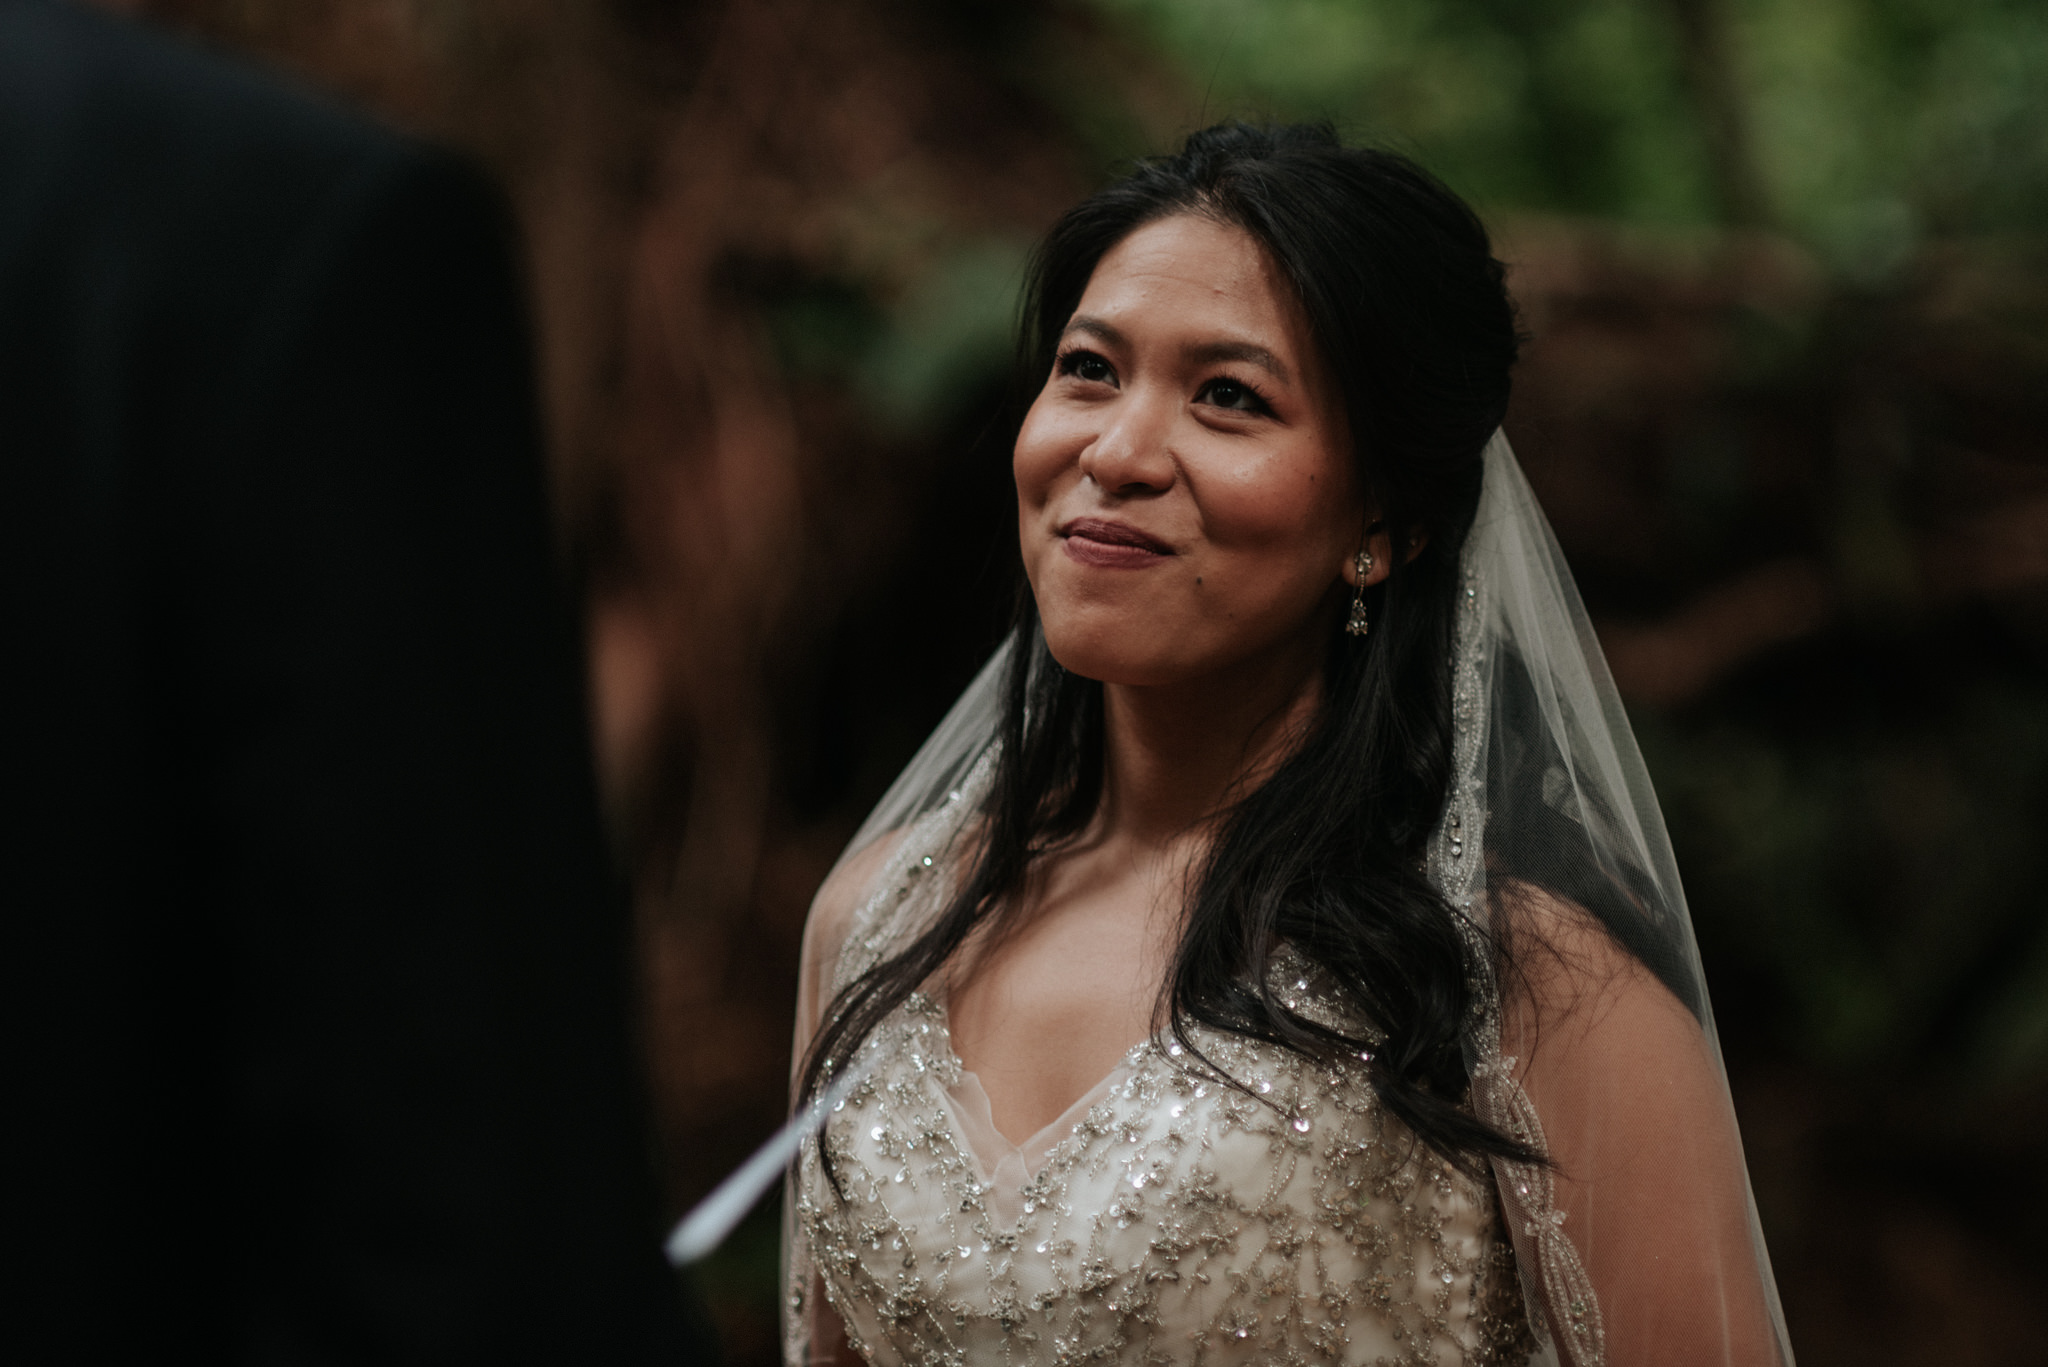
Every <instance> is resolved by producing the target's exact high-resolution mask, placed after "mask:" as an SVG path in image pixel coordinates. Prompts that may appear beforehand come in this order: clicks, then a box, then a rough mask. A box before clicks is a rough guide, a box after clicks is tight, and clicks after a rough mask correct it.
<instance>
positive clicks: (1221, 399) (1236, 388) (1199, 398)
mask: <svg viewBox="0 0 2048 1367" xmlns="http://www.w3.org/2000/svg"><path fill="white" fill-rule="evenodd" d="M1195 401H1196V402H1197V403H1206V404H1213V405H1214V406H1216V407H1217V408H1228V409H1232V410H1234V411H1236V412H1239V413H1268V412H1271V411H1272V410H1271V409H1269V408H1267V407H1266V401H1265V400H1264V399H1262V398H1260V397H1259V391H1258V390H1256V389H1253V388H1252V387H1251V386H1250V385H1248V384H1245V383H1243V382H1242V381H1239V380H1211V381H1209V383H1207V384H1205V385H1203V386H1202V390H1201V392H1200V393H1199V394H1197V395H1195Z"/></svg>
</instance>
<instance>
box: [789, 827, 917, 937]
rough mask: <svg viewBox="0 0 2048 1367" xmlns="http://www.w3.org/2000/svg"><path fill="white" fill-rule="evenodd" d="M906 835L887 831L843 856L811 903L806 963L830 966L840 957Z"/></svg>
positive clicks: (805, 927) (807, 923)
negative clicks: (865, 904) (854, 923)
mask: <svg viewBox="0 0 2048 1367" xmlns="http://www.w3.org/2000/svg"><path fill="white" fill-rule="evenodd" d="M906 834H907V831H906V830H905V829H903V828H900V827H899V828H898V829H896V830H893V831H885V832H883V833H882V834H881V835H879V836H877V837H876V838H875V839H873V840H871V841H869V842H868V843H867V844H866V845H863V846H862V847H861V848H859V849H857V850H853V851H850V852H849V853H847V854H846V855H844V856H842V857H841V858H840V860H839V863H838V864H837V865H835V866H834V867H833V869H832V872H831V874H830V875H829V876H828V877H827V878H826V879H825V881H824V883H822V884H821V885H820V886H819V888H818V895H817V896H815V897H813V898H812V899H811V912H810V917H809V919H808V920H806V921H805V922H804V959H805V962H807V963H812V964H818V963H829V962H831V961H832V960H833V959H836V958H838V957H839V948H840V946H841V945H843V944H845V943H846V937H847V935H848V933H850V932H851V930H852V929H853V921H854V917H855V916H857V915H859V913H860V909H861V907H862V905H863V904H864V903H865V902H866V900H867V899H868V897H869V896H870V895H871V894H872V893H873V891H874V882H875V879H876V878H878V877H880V876H881V873H882V870H883V869H884V868H886V867H887V866H888V863H889V860H890V857H891V856H893V855H894V854H895V853H896V851H897V850H899V849H901V848H902V846H903V839H904V836H905V835H906Z"/></svg>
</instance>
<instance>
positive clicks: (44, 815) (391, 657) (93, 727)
mask: <svg viewBox="0 0 2048 1367" xmlns="http://www.w3.org/2000/svg"><path fill="white" fill-rule="evenodd" d="M518 299H519V295H518V291H517V289H516V288H515V275H514V271H513V268H512V266H511V256H510V253H509V251H508V243H507V233H506V228H505V223H504V217H503V214H502V212H501V209H500V207H499V204H498V201H497V200H496V199H495V198H494V196H493V195H492V194H491V193H490V192H489V191H488V190H487V189H486V188H485V186H484V185H483V184H482V183H481V182H480V180H479V179H478V178H477V177H475V176H474V175H472V174H470V173H469V172H467V171H465V170H463V169H462V168H461V166H460V165H459V164H457V163H456V162H454V161H453V160H452V159H450V158H447V157H445V156H443V155H441V154H437V153H434V152H430V151H427V150H424V149H422V148H421V147H419V146H416V145H414V144H412V143H409V142H407V141H405V140H403V139H401V138H399V137H398V136H396V135H394V134H391V133H388V132H384V131H381V130H378V129H377V128H375V127H373V126H371V125H370V124H368V123H367V122H365V121H363V120H360V119H358V118H356V117H353V116H350V115H347V114H345V113H342V112H340V111H339V110H337V109H334V108H330V107H328V106H326V105H324V104H322V103H319V102H317V101H315V100H314V99H312V98H311V97H308V96H304V95H301V94H297V93H295V92H293V91H291V90H289V89H287V88H286V87H285V86H283V85H282V84H281V83H278V82H275V81H273V80H271V79H269V78H266V77H263V76H259V75H256V74H254V73H250V72H245V71H243V70H241V69H239V68H237V67H234V66H232V65H230V64H228V63H226V62H224V61H220V60H216V59H214V58H211V57H206V56H202V55H200V54H198V53H197V52H195V51H191V50H188V49H186V48H184V47H183V46H181V45H179V44H177V43H174V42H173V41H171V40H169V39H166V38H161V37H157V36H153V35H151V34H149V33H147V32H145V31H143V30H141V29H139V28H137V27H134V26H132V25H130V24H127V23H125V22H122V21H119V20H116V19H113V18H109V17H105V16H101V15H99V14H96V13H92V12H88V11H84V10H79V9H73V8H71V7H69V6H65V5H59V4H51V3H35V2H34V0H0V519H4V524H0V557H4V559H0V566H4V568H0V611H4V614H5V615H4V625H0V631H4V634H0V650H4V652H5V654H4V660H5V663H4V665H0V669H4V671H5V678H6V680H7V684H8V687H7V690H6V692H7V701H6V702H5V704H4V710H0V736H4V742H0V746H4V749H0V784H4V785H5V789H4V790H5V792H6V794H7V797H8V801H7V804H6V805H7V808H8V810H7V812H6V813H5V814H4V815H0V861H4V863H0V1031H4V1038H0V1059H4V1060H5V1074H4V1077H0V1108H4V1114H5V1116H6V1120H5V1122H4V1123H5V1129H6V1131H7V1138H8V1140H9V1143H8V1144H7V1146H6V1147H7V1149H9V1150H12V1151H13V1152H14V1155H15V1156H14V1157H12V1158H10V1159H8V1160H7V1163H8V1166H7V1168H6V1170H5V1174H4V1178H0V1186H4V1191H5V1197H4V1201H5V1205H4V1209H0V1245H4V1246H5V1247H6V1250H7V1259H8V1263H9V1264H10V1266H9V1267H8V1269H7V1270H6V1272H5V1274H4V1276H5V1282H4V1285H0V1303H4V1306H5V1308H4V1310H0V1352H4V1355H5V1356H6V1357H7V1358H8V1359H9V1360H10V1361H13V1362H19V1363H24V1364H28V1363H43V1362H134V1363H138V1364H139V1363H154V1362H157V1361H173V1360H175V1361H193V1362H204V1363H231V1362H248V1363H343V1362H349V1363H354V1362H362V1363H370V1362H376V1363H412V1362H420V1363H426V1362H434V1363H494V1364H497V1363H526V1362H531V1363H542V1362H547V1363H610V1362H650V1361H656V1360H670V1361H672V1360H674V1357H675V1354H676V1353H678V1352H681V1351H682V1349H681V1347H680V1337H681V1336H680V1332H679V1330H678V1329H677V1326H676V1323H675V1318H674V1306H673V1304H672V1300H673V1292H674V1287H673V1284H672V1283H671V1282H670V1281H669V1279H668V1278H667V1276H666V1274H665V1272H664V1270H663V1269H662V1268H661V1267H660V1265H659V1262H658V1252H657V1250H658V1247H659V1229H658V1227H657V1219H656V1211H655V1209H654V1207H653V1204H652V1201H651V1198H650V1195H649V1183H648V1180H647V1152H648V1145H647V1143H646V1139H645V1136H644V1133H643V1131H642V1128H641V1122H640V1119H639V1114H640V1113H639V1110H638V1106H637V1103H636V1099H635V1098H636V1093H637V1088H636V1085H635V1078H636V1076H637V1067H636V1064H635V1062H634V1052H633V1049H632V1047H631V1044H630V1038H631V1029H630V1024H629V1019H628V1016H629V1012H628V1005H627V1002H628V996H629V993H628V990H627V988H628V983H629V977H630V971H629V966H628V937H627V933H626V923H625V918H624V914H623V911H622V907H621V903H620V901H619V900H618V898H617V897H616V896H615V892H614V889H613V887H612V885H611V883H610V880H609V878H608V874H607V871H606V867H605V861H604V851H603V847H602V842H601V837H600V832H599V828H598V823H597V817H596V814H595V804H594V800H593V796H592V791H591V775H590V762H589V755H588V753H587V742H586V738H585V723H584V719H583V708H582V699H581V687H580V683H579V675H578V672H577V668H576V665H575V649H574V647H575V638H574V632H573V628H572V622H571V614H570V613H569V612H568V611H567V609H566V600H565V595H564V594H563V592H562V590H561V589H560V588H559V587H558V585H557V584H556V583H555V580H554V576H553V573H552V569H551V565H550V561H549V555H548V549H547V547H548V533H547V526H546V517H545V512H544V508H543V480H542V468H541V459H540V453H539V441H538V437H537V433H536V427H535V419H534V402H533V394H532V382H531V378H530V374H529V371H530V360H529V355H528V350H527V342H526V335H525V330H524V324H523V320H522V317H521V313H520V308H519V303H518ZM685 1356H687V1354H685Z"/></svg>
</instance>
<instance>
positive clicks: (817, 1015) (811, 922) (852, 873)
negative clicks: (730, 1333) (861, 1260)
mask: <svg viewBox="0 0 2048 1367" xmlns="http://www.w3.org/2000/svg"><path fill="white" fill-rule="evenodd" d="M900 839H901V837H900V835H897V834H891V835H886V836H884V837H882V838H881V839H880V840H877V841H875V842H874V843H873V844H871V845H869V846H868V847H867V848H866V849H864V850H860V851H858V852H857V853H855V854H852V855H849V856H847V857H846V858H844V859H842V860H840V861H839V866H838V867H837V868H835V869H834V870H833V871H832V875H831V876H830V877H829V878H827V879H826V880H825V883H824V886H823V887H821V888H819V889H818V895H817V897H816V898H815V899H814V900H813V901H812V903H811V914H810V917H809V919H808V920H807V921H805V923H804V944H803V959H802V963H801V965H800V967H799V969H798V976H797V1002H796V1035H795V1048H794V1050H793V1052H792V1056H791V1059H790V1088H791V1097H790V1101H791V1105H792V1107H794V1105H795V1104H796V1103H797V1102H798V1101H799V1100H800V1099H801V1098H798V1097H797V1096H796V1095H795V1088H796V1085H797V1080H798V1079H799V1078H800V1077H801V1076H802V1074H803V1065H804V1055H805V1054H806V1053H807V1052H808V1051H809V1049H810V1047H811V1041H812V1040H813V1039H815V1038H816V1037H817V1033H818V1029H819V1027H820V1026H821V1025H822V1024H823V1018H824V1011H825V1007H826V1006H828V1005H829V1004H830V1003H831V1000H832V977H833V971H834V968H835V966H836V965H837V964H838V962H839V953H840V950H841V949H842V948H844V947H845V944H846V937H847V935H848V933H849V932H850V931H851V929H852V926H853V920H854V916H855V914H856V913H857V912H858V911H859V910H860V905H861V902H862V901H863V900H864V899H865V898H866V896H867V894H868V892H869V885H870V884H871V883H872V882H873V881H874V879H875V877H876V875H877V874H879V873H880V872H881V870H882V867H883V865H884V864H886V863H887V862H888V858H889V856H890V855H891V854H892V853H894V851H895V849H896V846H897V844H898V842H899V840H900ZM784 1228H785V1229H786V1230H787V1231H788V1233H787V1235H786V1236H785V1237H787V1238H790V1239H796V1240H800V1239H802V1237H803V1234H802V1231H800V1230H798V1229H797V1228H796V1225H795V1221H794V1220H790V1221H788V1222H786V1223H785V1225H784ZM786 1253H787V1254H788V1255H789V1257H790V1258H791V1260H792V1262H794V1259H795V1256H796V1250H795V1249H793V1248H792V1249H789V1250H786ZM799 1275H801V1276H803V1277H804V1278H805V1279H806V1280H807V1281H808V1285H807V1286H806V1287H805V1294H804V1312H803V1313H804V1317H805V1322H804V1325H803V1329H804V1335H803V1348H802V1355H801V1357H800V1358H799V1359H798V1360H797V1361H795V1362H792V1363H791V1364H790V1367H857V1364H859V1363H860V1362H861V1358H860V1356H859V1354H857V1353H855V1352H854V1351H853V1349H852V1348H851V1347H850V1346H849V1345H848V1344H847V1341H846V1325H845V1323H844V1322H843V1321H842V1320H841V1319H840V1318H839V1313H838V1312H837V1311H835V1310H834V1309H833V1308H832V1305H831V1303H830V1302H829V1301H827V1300H826V1299H825V1287H824V1283H823V1281H822V1279H820V1278H819V1276H818V1275H817V1273H816V1272H814V1271H811V1270H809V1269H808V1259H806V1260H805V1268H804V1270H802V1271H801V1272H800V1273H799Z"/></svg>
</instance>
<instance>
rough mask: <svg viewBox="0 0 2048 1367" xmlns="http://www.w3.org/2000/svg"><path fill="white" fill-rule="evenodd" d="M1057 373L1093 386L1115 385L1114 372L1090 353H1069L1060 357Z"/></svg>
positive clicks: (1098, 357) (1100, 358)
mask: <svg viewBox="0 0 2048 1367" xmlns="http://www.w3.org/2000/svg"><path fill="white" fill-rule="evenodd" d="M1059 372H1060V374H1062V375H1071V376H1073V377H1074V378H1075V379H1077V380H1087V381H1089V382H1090V383H1093V384H1114V383H1116V371H1115V370H1114V369H1112V368H1111V366H1110V364H1109V362H1108V361H1105V360H1104V359H1102V357H1100V356H1098V355H1096V354H1095V353H1094V352H1092V351H1069V352H1068V353H1067V354H1066V355H1064V356H1062V357H1060V364H1059Z"/></svg>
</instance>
